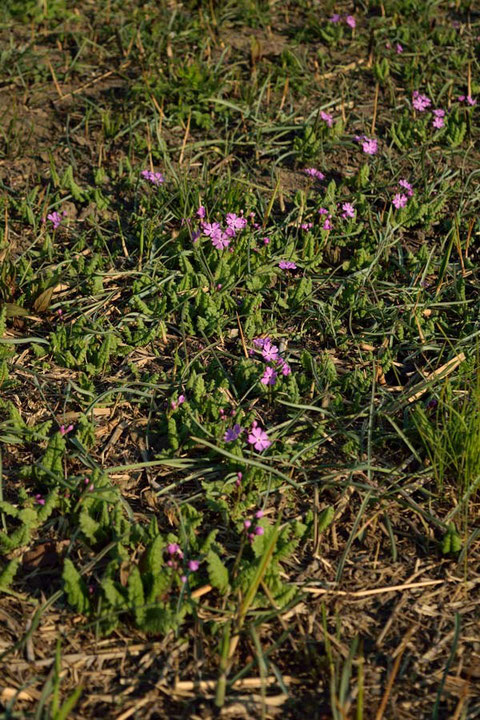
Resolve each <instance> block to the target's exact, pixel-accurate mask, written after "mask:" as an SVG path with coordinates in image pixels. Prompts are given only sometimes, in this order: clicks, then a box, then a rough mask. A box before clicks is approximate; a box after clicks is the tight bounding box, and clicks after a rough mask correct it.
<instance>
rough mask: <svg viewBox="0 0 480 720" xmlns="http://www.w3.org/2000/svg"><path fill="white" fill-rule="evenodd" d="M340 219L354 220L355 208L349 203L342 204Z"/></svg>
mask: <svg viewBox="0 0 480 720" xmlns="http://www.w3.org/2000/svg"><path fill="white" fill-rule="evenodd" d="M342 210H343V213H342V217H343V218H354V217H355V208H354V207H353V205H352V204H351V203H348V202H345V203H343V204H342Z"/></svg>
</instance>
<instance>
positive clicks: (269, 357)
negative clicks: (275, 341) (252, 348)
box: [262, 341, 279, 362]
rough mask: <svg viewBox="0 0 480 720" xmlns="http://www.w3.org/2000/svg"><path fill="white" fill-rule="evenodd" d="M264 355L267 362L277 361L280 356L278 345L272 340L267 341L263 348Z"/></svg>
mask: <svg viewBox="0 0 480 720" xmlns="http://www.w3.org/2000/svg"><path fill="white" fill-rule="evenodd" d="M262 357H263V359H264V360H265V362H275V360H278V358H279V355H278V347H277V346H276V345H272V344H271V343H270V341H268V342H265V343H264V345H263V348H262Z"/></svg>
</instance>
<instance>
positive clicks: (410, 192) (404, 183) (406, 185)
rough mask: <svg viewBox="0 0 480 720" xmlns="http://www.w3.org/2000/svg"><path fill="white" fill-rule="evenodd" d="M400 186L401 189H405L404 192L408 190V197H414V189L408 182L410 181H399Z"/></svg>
mask: <svg viewBox="0 0 480 720" xmlns="http://www.w3.org/2000/svg"><path fill="white" fill-rule="evenodd" d="M398 184H399V185H400V187H402V188H404V190H406V192H407V195H408V196H409V197H412V195H413V187H412V186H411V184H410V183H409V182H408V180H399V181H398Z"/></svg>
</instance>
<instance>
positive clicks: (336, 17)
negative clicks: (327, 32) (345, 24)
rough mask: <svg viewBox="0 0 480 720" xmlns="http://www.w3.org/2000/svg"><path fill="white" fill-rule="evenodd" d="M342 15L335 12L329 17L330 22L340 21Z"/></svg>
mask: <svg viewBox="0 0 480 720" xmlns="http://www.w3.org/2000/svg"><path fill="white" fill-rule="evenodd" d="M340 19H341V18H340V15H339V14H338V13H334V14H333V15H332V17H331V18H329V22H331V23H338V22H340Z"/></svg>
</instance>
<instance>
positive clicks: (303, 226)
mask: <svg viewBox="0 0 480 720" xmlns="http://www.w3.org/2000/svg"><path fill="white" fill-rule="evenodd" d="M312 227H313V223H312V222H308V223H302V224H301V225H300V228H301V229H302V230H311V229H312Z"/></svg>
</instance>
